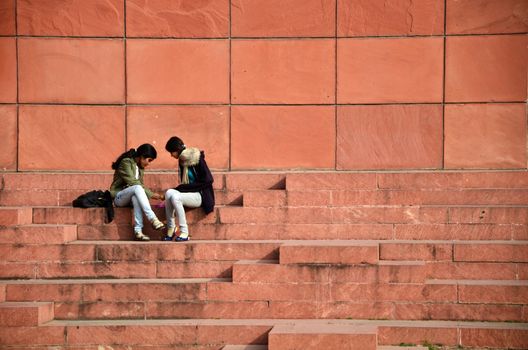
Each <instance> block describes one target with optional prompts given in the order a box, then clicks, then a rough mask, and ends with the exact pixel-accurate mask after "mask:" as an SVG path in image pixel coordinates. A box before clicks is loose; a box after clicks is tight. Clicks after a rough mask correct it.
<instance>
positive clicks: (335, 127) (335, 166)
mask: <svg viewBox="0 0 528 350" xmlns="http://www.w3.org/2000/svg"><path fill="white" fill-rule="evenodd" d="M338 6H339V1H338V0H336V1H335V17H334V19H335V21H334V22H335V23H334V34H335V39H334V45H335V48H334V55H335V57H334V63H335V65H334V77H335V81H334V103H335V105H334V132H335V134H334V135H335V140H334V170H337V142H338V141H337V137H338V122H339V120H338V115H337V114H338V113H337V106H338V104H337V102H338V100H337V89H338V80H337V79H338V74H337V70H338V65H337V64H338V61H337V60H338V58H337V54H338V38H337V30H338V26H337V22H338V18H339V16H338V15H339V8H338Z"/></svg>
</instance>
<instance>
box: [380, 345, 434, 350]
mask: <svg viewBox="0 0 528 350" xmlns="http://www.w3.org/2000/svg"><path fill="white" fill-rule="evenodd" d="M428 349H429V348H426V347H425V346H421V345H410V344H405V345H401V346H400V345H382V346H378V350H428Z"/></svg>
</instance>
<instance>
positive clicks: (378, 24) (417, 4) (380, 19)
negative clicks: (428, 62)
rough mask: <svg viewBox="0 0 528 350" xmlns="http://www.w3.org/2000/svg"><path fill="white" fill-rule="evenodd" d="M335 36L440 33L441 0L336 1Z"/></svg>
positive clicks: (442, 5)
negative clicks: (336, 24)
mask: <svg viewBox="0 0 528 350" xmlns="http://www.w3.org/2000/svg"><path fill="white" fill-rule="evenodd" d="M337 6H338V13H337V16H338V17H337V23H338V26H337V35H338V36H377V35H381V36H384V35H435V34H442V33H443V32H444V0H420V1H409V0H338V5H337Z"/></svg>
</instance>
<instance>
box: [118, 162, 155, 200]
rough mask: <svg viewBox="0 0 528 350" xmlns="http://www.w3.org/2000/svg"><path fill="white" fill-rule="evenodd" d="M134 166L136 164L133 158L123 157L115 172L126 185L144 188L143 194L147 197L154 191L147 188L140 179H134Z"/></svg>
mask: <svg viewBox="0 0 528 350" xmlns="http://www.w3.org/2000/svg"><path fill="white" fill-rule="evenodd" d="M136 166H137V165H136V164H135V162H134V160H133V159H131V158H125V159H123V160H122V161H121V163H120V164H119V168H118V169H117V173H118V174H119V176H120V177H121V178H122V179H123V181H124V182H125V183H126V185H127V186H135V185H140V186H141V187H143V189H144V190H145V194H146V195H147V197H148V198H151V197H152V195H153V194H154V193H153V192H152V191H151V190H150V189H149V188H147V187H145V185H143V182H142V181H141V180H140V179H136V175H135V174H134V170H135V167H136Z"/></svg>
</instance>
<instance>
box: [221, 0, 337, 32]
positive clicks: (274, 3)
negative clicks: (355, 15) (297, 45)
mask: <svg viewBox="0 0 528 350" xmlns="http://www.w3.org/2000/svg"><path fill="white" fill-rule="evenodd" d="M335 1H336V0H328V1H318V0H308V1H307V0H290V1H282V0H268V1H266V2H262V1H258V0H234V1H232V2H231V20H232V24H231V35H232V36H234V37H333V36H335V6H336V4H335Z"/></svg>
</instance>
